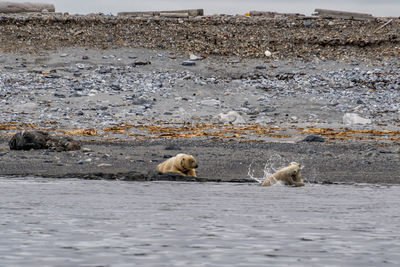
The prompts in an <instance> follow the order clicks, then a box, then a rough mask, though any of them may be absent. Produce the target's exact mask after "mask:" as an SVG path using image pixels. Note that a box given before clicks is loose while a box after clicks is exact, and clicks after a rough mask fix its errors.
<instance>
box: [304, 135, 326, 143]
mask: <svg viewBox="0 0 400 267" xmlns="http://www.w3.org/2000/svg"><path fill="white" fill-rule="evenodd" d="M303 142H325V139H324V138H323V137H322V136H319V135H313V134H311V135H307V136H306V138H304V139H303Z"/></svg>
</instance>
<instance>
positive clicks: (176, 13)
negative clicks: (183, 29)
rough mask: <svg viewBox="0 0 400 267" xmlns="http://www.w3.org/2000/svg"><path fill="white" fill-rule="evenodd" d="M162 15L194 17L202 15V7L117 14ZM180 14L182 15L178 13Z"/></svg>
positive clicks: (120, 13) (137, 15)
mask: <svg viewBox="0 0 400 267" xmlns="http://www.w3.org/2000/svg"><path fill="white" fill-rule="evenodd" d="M161 14H162V16H164V17H167V16H168V14H170V16H172V17H187V16H191V17H196V16H203V15H204V10H203V9H186V10H173V11H143V12H141V11H137V12H119V13H118V16H131V17H146V16H149V17H152V16H160V15H161ZM179 14H182V15H179Z"/></svg>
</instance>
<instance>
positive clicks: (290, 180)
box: [261, 162, 304, 186]
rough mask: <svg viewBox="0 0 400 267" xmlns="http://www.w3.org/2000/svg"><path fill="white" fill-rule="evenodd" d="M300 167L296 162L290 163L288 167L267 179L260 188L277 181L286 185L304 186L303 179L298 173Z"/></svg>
mask: <svg viewBox="0 0 400 267" xmlns="http://www.w3.org/2000/svg"><path fill="white" fill-rule="evenodd" d="M300 167H301V165H300V164H299V163H297V162H290V163H289V166H287V167H284V168H282V169H280V170H278V171H277V172H275V173H274V174H272V175H271V176H269V177H267V178H266V179H265V180H264V181H263V182H262V184H261V185H262V186H268V185H273V184H275V183H277V182H278V181H283V182H284V183H285V184H287V185H293V186H304V182H303V178H302V177H301V173H300Z"/></svg>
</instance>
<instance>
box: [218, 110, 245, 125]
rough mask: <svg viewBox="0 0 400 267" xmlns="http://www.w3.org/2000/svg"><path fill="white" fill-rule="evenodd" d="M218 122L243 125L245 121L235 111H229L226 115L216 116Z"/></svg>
mask: <svg viewBox="0 0 400 267" xmlns="http://www.w3.org/2000/svg"><path fill="white" fill-rule="evenodd" d="M218 118H219V121H220V122H222V123H230V124H233V125H238V124H244V123H246V121H245V120H244V119H243V117H242V116H240V114H239V113H238V112H236V111H229V112H228V113H226V114H225V113H220V114H218Z"/></svg>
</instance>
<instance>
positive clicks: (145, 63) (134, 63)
mask: <svg viewBox="0 0 400 267" xmlns="http://www.w3.org/2000/svg"><path fill="white" fill-rule="evenodd" d="M150 64H151V62H150V61H135V62H133V63H132V66H144V65H150Z"/></svg>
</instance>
